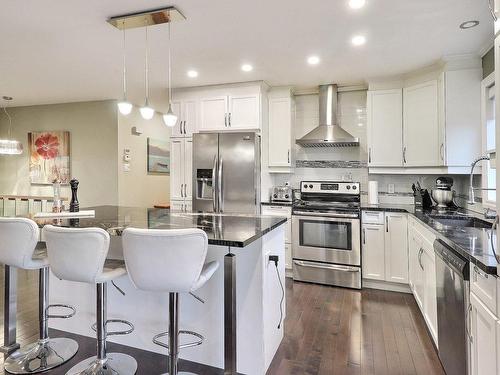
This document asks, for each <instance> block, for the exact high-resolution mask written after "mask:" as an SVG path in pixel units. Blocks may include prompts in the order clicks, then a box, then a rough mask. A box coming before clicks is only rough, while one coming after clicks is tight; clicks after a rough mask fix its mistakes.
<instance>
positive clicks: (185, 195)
mask: <svg viewBox="0 0 500 375" xmlns="http://www.w3.org/2000/svg"><path fill="white" fill-rule="evenodd" d="M184 198H187V184H184Z"/></svg>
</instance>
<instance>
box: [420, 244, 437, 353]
mask: <svg viewBox="0 0 500 375" xmlns="http://www.w3.org/2000/svg"><path fill="white" fill-rule="evenodd" d="M430 250H432V251H434V249H430ZM422 264H423V265H424V317H425V321H426V322H427V327H428V328H429V331H430V332H431V336H432V338H433V339H434V343H435V344H436V346H437V345H438V336H437V335H438V331H437V298H436V266H435V262H434V259H433V258H432V257H431V256H430V255H429V253H428V252H427V251H424V252H423V253H422Z"/></svg>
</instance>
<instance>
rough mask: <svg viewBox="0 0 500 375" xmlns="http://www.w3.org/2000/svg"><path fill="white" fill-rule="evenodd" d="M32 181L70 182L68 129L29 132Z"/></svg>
mask: <svg viewBox="0 0 500 375" xmlns="http://www.w3.org/2000/svg"><path fill="white" fill-rule="evenodd" d="M28 147H29V151H30V164H29V171H30V182H31V183H32V184H52V182H53V181H54V180H59V181H60V182H61V184H68V183H69V180H70V179H71V177H70V175H71V174H70V148H69V147H70V143H69V132H68V131H59V130H58V131H46V132H31V133H28Z"/></svg>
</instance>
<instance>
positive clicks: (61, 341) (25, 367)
mask: <svg viewBox="0 0 500 375" xmlns="http://www.w3.org/2000/svg"><path fill="white" fill-rule="evenodd" d="M77 351H78V344H77V342H76V341H75V340H71V339H67V338H63V337H61V338H54V339H47V340H39V341H37V342H36V343H33V344H30V345H28V346H26V347H23V348H21V349H19V350H16V351H15V352H13V353H12V354H11V355H10V356H9V357H8V358H7V359H6V360H5V365H4V368H5V371H7V372H9V373H11V374H36V373H39V372H43V371H47V370H50V369H52V368H54V367H57V366H60V365H62V364H63V363H65V362H67V361H69V360H70V359H71V358H72V357H73V356H74V355H75V354H76V352H77Z"/></svg>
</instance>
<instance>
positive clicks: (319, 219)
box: [292, 181, 361, 289]
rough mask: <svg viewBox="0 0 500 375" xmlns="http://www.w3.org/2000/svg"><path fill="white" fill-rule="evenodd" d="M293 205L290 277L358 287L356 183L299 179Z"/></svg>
mask: <svg viewBox="0 0 500 375" xmlns="http://www.w3.org/2000/svg"><path fill="white" fill-rule="evenodd" d="M300 196H301V199H300V200H297V201H295V202H294V204H293V209H292V213H293V217H292V237H293V240H292V255H293V278H294V280H300V281H309V282H314V283H320V284H328V285H336V286H343V287H349V288H356V289H361V240H360V192H359V183H358V182H336V181H302V182H301V184H300Z"/></svg>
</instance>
